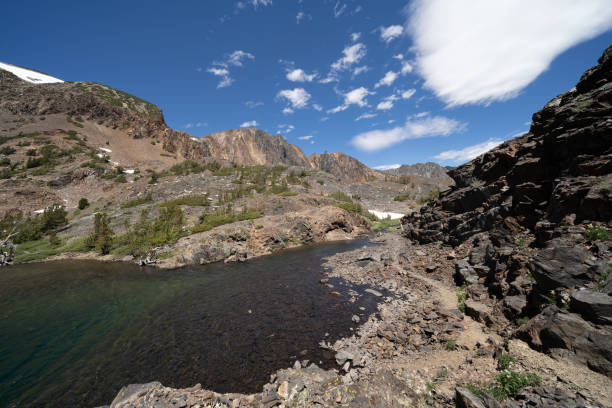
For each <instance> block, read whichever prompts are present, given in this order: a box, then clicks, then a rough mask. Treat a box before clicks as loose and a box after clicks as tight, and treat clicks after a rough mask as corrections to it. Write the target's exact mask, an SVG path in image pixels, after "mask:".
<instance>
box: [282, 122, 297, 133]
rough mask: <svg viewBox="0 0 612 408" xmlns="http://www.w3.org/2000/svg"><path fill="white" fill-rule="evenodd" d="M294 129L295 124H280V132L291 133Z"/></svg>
mask: <svg viewBox="0 0 612 408" xmlns="http://www.w3.org/2000/svg"><path fill="white" fill-rule="evenodd" d="M294 130H295V126H293V125H286V124H280V125H278V133H281V131H282V132H284V133H291V132H292V131H294Z"/></svg>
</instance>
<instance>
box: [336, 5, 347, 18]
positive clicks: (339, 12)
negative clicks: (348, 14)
mask: <svg viewBox="0 0 612 408" xmlns="http://www.w3.org/2000/svg"><path fill="white" fill-rule="evenodd" d="M345 11H346V4H342V3H340V2H339V1H337V2H336V5H335V6H334V18H338V17H340V16H341V15H342V13H344V12H345Z"/></svg>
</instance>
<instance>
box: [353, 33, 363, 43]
mask: <svg viewBox="0 0 612 408" xmlns="http://www.w3.org/2000/svg"><path fill="white" fill-rule="evenodd" d="M360 37H361V33H352V34H351V41H352V42H356V41H357V40H358V39H359V38H360Z"/></svg>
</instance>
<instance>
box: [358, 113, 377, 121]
mask: <svg viewBox="0 0 612 408" xmlns="http://www.w3.org/2000/svg"><path fill="white" fill-rule="evenodd" d="M376 116H377V115H376V113H362V114H361V115H359V116H357V119H355V122H358V121H360V120H362V119H372V118H375V117H376Z"/></svg>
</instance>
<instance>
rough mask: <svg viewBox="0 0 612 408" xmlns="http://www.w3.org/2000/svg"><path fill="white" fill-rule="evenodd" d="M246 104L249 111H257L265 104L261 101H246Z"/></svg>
mask: <svg viewBox="0 0 612 408" xmlns="http://www.w3.org/2000/svg"><path fill="white" fill-rule="evenodd" d="M244 104H245V105H246V107H247V108H249V109H255V108H257V107H258V106H263V104H264V103H263V102H261V101H246V102H245V103H244Z"/></svg>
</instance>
